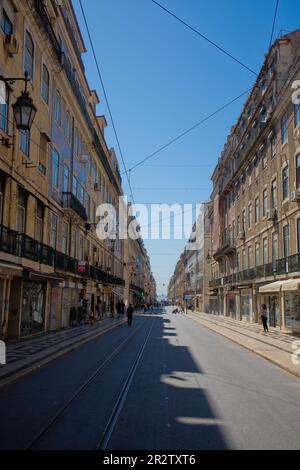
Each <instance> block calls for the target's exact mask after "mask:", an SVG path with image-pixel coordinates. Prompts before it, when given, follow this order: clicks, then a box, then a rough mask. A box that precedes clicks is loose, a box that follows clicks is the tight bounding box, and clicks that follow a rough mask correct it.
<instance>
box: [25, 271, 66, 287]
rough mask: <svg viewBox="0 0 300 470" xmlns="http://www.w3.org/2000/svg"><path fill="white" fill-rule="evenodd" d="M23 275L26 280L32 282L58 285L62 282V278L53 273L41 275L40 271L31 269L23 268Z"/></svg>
mask: <svg viewBox="0 0 300 470" xmlns="http://www.w3.org/2000/svg"><path fill="white" fill-rule="evenodd" d="M23 274H24V276H25V277H27V278H28V279H32V280H33V281H44V282H46V281H50V282H53V283H58V284H59V283H60V282H63V281H64V278H63V277H59V276H58V275H57V274H56V273H55V272H53V273H41V272H40V271H35V270H34V269H32V268H24V269H23Z"/></svg>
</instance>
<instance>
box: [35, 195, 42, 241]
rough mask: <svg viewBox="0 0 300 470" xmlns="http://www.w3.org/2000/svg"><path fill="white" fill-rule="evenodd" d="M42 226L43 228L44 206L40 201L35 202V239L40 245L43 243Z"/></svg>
mask: <svg viewBox="0 0 300 470" xmlns="http://www.w3.org/2000/svg"><path fill="white" fill-rule="evenodd" d="M43 226H44V206H43V204H42V203H41V202H40V201H37V203H36V224H35V238H36V240H37V241H38V242H40V243H43Z"/></svg>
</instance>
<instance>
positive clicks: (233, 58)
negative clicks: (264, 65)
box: [151, 0, 258, 76]
mask: <svg viewBox="0 0 300 470" xmlns="http://www.w3.org/2000/svg"><path fill="white" fill-rule="evenodd" d="M151 1H152V3H154V5H156V6H157V7H159V8H161V9H162V10H163V11H165V12H166V13H168V14H169V15H170V16H172V17H173V18H175V19H176V20H177V21H179V22H180V23H181V24H183V25H184V26H186V27H187V28H188V29H190V30H191V31H193V32H194V33H195V34H197V35H198V36H200V37H201V38H202V39H204V40H205V41H207V42H209V44H211V45H212V46H214V47H215V48H217V49H218V50H219V51H220V52H222V53H223V54H225V55H227V56H228V57H230V58H231V59H232V60H234V61H235V62H237V63H238V64H239V65H241V66H242V67H243V68H245V69H246V70H248V71H249V72H251V73H252V74H253V75H255V76H257V75H258V74H257V72H255V71H254V70H252V69H251V68H250V67H248V66H247V65H245V64H244V63H243V62H241V61H240V60H239V59H237V58H236V57H234V56H233V55H232V54H231V53H230V52H227V51H226V50H225V49H224V48H223V47H221V46H219V45H218V44H216V43H215V42H214V41H212V40H211V39H209V38H208V37H207V36H205V35H204V34H202V33H200V31H198V30H197V29H195V28H193V27H192V26H191V25H190V24H188V23H186V22H185V21H184V20H182V19H181V18H179V16H177V15H175V14H174V13H172V12H171V11H170V10H168V9H167V8H166V7H164V6H163V5H161V4H160V3H158V2H157V1H156V0H151Z"/></svg>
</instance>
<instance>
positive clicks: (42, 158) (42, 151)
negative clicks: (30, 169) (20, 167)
mask: <svg viewBox="0 0 300 470" xmlns="http://www.w3.org/2000/svg"><path fill="white" fill-rule="evenodd" d="M48 142H49V138H48V137H47V136H46V134H45V133H44V132H41V133H40V148H39V167H38V168H39V171H40V172H41V173H42V174H46V165H47V157H48Z"/></svg>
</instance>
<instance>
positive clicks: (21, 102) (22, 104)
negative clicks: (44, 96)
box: [0, 72, 37, 131]
mask: <svg viewBox="0 0 300 470" xmlns="http://www.w3.org/2000/svg"><path fill="white" fill-rule="evenodd" d="M0 80H1V81H3V82H4V83H6V84H8V83H9V84H10V85H11V84H13V83H14V82H15V81H19V80H23V81H24V82H25V90H24V91H22V92H21V95H20V96H19V97H18V98H17V100H16V102H15V103H14V104H13V105H12V108H13V113H14V119H15V123H16V127H17V129H19V130H23V131H29V130H30V128H31V125H32V123H33V120H34V117H35V114H36V112H37V108H36V106H35V105H34V104H33V101H32V98H31V97H30V96H29V92H28V91H27V83H28V82H29V80H30V79H29V78H28V73H27V72H25V76H24V77H22V78H5V77H3V76H2V75H0Z"/></svg>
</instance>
